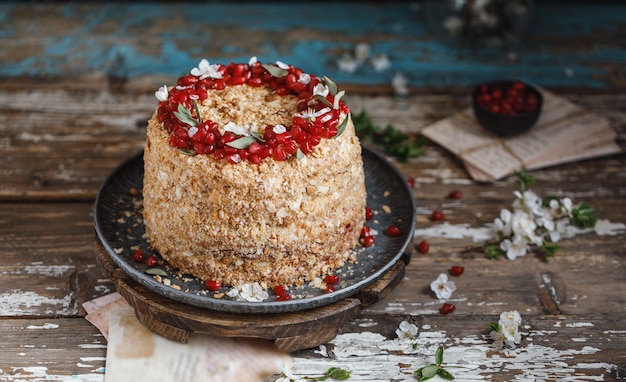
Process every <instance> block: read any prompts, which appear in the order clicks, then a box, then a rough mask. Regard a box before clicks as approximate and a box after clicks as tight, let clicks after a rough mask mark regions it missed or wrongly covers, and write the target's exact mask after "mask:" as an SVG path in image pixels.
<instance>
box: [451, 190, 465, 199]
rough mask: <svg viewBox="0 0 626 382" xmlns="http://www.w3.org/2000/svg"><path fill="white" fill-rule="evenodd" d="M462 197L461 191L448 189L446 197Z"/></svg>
mask: <svg viewBox="0 0 626 382" xmlns="http://www.w3.org/2000/svg"><path fill="white" fill-rule="evenodd" d="M462 197H463V193H462V192H461V191H459V190H454V191H450V193H449V194H448V199H461V198H462Z"/></svg>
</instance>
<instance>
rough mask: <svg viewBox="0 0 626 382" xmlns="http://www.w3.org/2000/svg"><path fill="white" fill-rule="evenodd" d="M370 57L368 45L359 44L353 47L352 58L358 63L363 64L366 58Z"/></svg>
mask: <svg viewBox="0 0 626 382" xmlns="http://www.w3.org/2000/svg"><path fill="white" fill-rule="evenodd" d="M369 56H370V45H369V44H368V43H365V42H361V43H358V44H356V46H355V47H354V58H355V59H356V60H357V61H358V62H365V60H367V58H368V57H369Z"/></svg>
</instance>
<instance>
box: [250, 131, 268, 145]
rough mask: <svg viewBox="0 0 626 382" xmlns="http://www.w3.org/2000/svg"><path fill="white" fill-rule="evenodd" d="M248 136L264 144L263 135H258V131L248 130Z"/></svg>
mask: <svg viewBox="0 0 626 382" xmlns="http://www.w3.org/2000/svg"><path fill="white" fill-rule="evenodd" d="M250 135H251V136H253V137H254V139H256V140H257V141H259V142H265V139H263V135H261V134H259V132H258V131H252V130H250Z"/></svg>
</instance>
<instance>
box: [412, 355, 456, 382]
mask: <svg viewBox="0 0 626 382" xmlns="http://www.w3.org/2000/svg"><path fill="white" fill-rule="evenodd" d="M413 374H415V378H416V379H417V380H418V381H419V382H422V381H428V380H429V379H431V378H433V377H434V376H436V375H438V376H439V377H441V378H443V379H445V380H448V381H451V380H453V379H454V376H453V375H452V374H450V372H449V371H448V370H446V369H444V368H443V346H439V348H437V351H436V352H435V363H431V364H430V365H427V366H422V367H420V368H419V369H417V370H416V371H415V372H414V373H413Z"/></svg>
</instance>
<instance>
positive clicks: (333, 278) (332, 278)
mask: <svg viewBox="0 0 626 382" xmlns="http://www.w3.org/2000/svg"><path fill="white" fill-rule="evenodd" d="M324 282H325V283H326V284H337V283H339V276H337V275H327V276H326V277H324Z"/></svg>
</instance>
